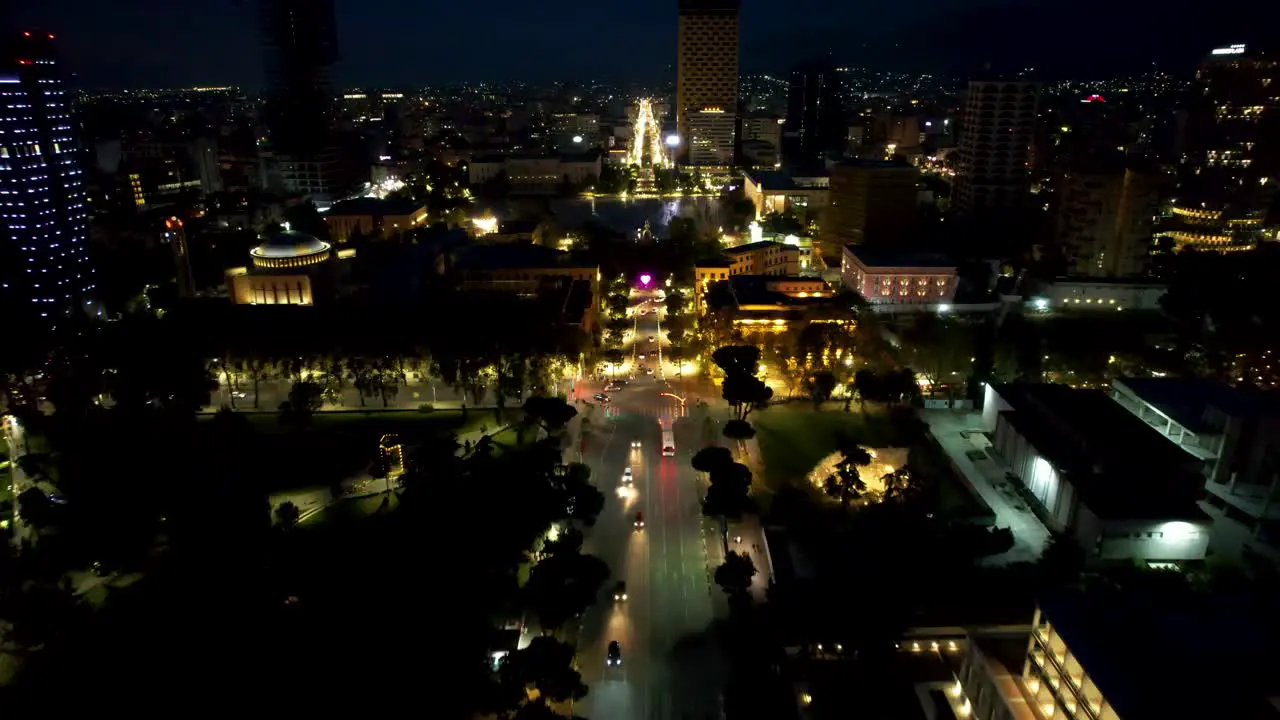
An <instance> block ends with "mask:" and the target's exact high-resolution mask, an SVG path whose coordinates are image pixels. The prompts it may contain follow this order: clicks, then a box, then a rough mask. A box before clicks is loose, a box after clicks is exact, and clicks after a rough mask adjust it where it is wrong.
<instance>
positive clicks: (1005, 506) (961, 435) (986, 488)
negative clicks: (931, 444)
mask: <svg viewBox="0 0 1280 720" xmlns="http://www.w3.org/2000/svg"><path fill="white" fill-rule="evenodd" d="M920 417H921V419H923V420H924V421H925V422H926V423H928V424H929V434H930V435H932V436H933V437H934V439H935V440H937V442H938V445H939V446H940V447H941V448H942V450H943V451H944V452H945V453H946V454H947V457H948V458H949V459H950V460H951V464H952V467H953V468H954V469H955V470H956V472H957V473H958V474H959V475H960V478H961V480H963V481H964V482H965V483H966V484H967V485H968V486H969V487H971V488H973V490H974V492H976V493H977V494H978V495H979V496H980V497H981V498H982V500H983V502H985V503H986V504H987V506H988V507H990V508H991V510H992V511H993V512H994V513H995V514H996V525H997V526H999V527H1007V528H1009V529H1010V530H1011V531H1012V532H1013V538H1014V545H1013V548H1012V549H1010V550H1009V551H1008V552H1005V553H1002V554H1000V555H995V556H993V557H990V558H986V559H985V561H984V562H985V564H989V565H1004V564H1008V563H1014V562H1032V561H1035V560H1037V559H1038V558H1039V557H1040V554H1041V553H1042V552H1043V551H1044V547H1045V544H1046V543H1047V542H1048V540H1049V535H1050V533H1049V531H1048V529H1047V528H1045V526H1044V523H1042V522H1041V521H1040V518H1038V517H1036V514H1035V512H1034V511H1033V510H1032V509H1031V508H1030V507H1028V506H1027V504H1026V503H1025V502H1024V501H1022V500H1021V499H1020V498H1017V497H1016V496H1014V497H1013V498H1012V499H1011V497H1010V494H1009V493H1007V492H1003V491H1002V490H1004V489H1007V486H1008V484H1009V483H1008V481H1007V479H1006V476H1005V473H1006V472H1007V470H1008V468H1006V467H1005V466H1004V464H1003V463H1002V462H1000V460H999V459H998V458H995V457H992V455H991V453H990V451H988V450H985V449H982V450H980V449H979V448H978V446H977V445H975V444H974V443H973V441H972V440H971V439H970V438H969V437H968V436H969V434H970V433H975V432H979V431H980V427H981V417H982V416H981V415H979V414H976V413H965V412H956V411H953V410H923V411H921V412H920ZM975 458H978V459H975Z"/></svg>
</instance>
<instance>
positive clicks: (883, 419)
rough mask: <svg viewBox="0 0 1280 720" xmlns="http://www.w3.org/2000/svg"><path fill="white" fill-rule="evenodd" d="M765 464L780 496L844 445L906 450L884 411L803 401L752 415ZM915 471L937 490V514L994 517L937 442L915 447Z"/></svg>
mask: <svg viewBox="0 0 1280 720" xmlns="http://www.w3.org/2000/svg"><path fill="white" fill-rule="evenodd" d="M751 424H752V425H753V426H754V427H755V429H756V439H757V441H758V443H759V445H760V454H761V456H762V458H761V459H762V461H763V464H764V478H763V483H764V489H765V490H766V491H768V492H769V493H776V492H777V491H778V490H779V489H781V488H783V487H785V486H787V485H793V486H804V484H805V478H806V476H807V475H808V474H809V473H810V472H811V471H813V469H814V467H815V466H817V465H818V463H819V462H821V461H822V460H823V459H824V458H826V457H827V456H829V455H831V454H832V453H834V452H836V451H837V450H838V449H839V447H840V444H841V443H842V441H845V440H852V441H853V442H854V443H856V444H858V445H861V446H863V447H866V448H887V447H902V446H904V445H906V444H907V443H903V442H902V441H901V440H900V439H899V438H897V437H896V436H895V432H894V429H893V425H892V424H891V423H890V421H889V418H888V415H887V414H886V412H885V411H884V410H883V409H882V408H868V412H867V413H866V414H863V413H862V412H860V411H858V410H857V409H854V410H852V411H849V412H845V411H843V410H819V411H814V410H813V408H812V406H810V405H807V404H803V403H789V404H780V405H775V406H771V407H769V408H768V409H767V410H764V411H762V412H758V413H755V414H753V415H752V417H751ZM908 462H909V464H910V466H911V468H912V471H913V473H915V474H917V475H919V476H920V479H921V480H924V481H926V482H927V485H928V487H930V488H932V489H933V493H932V494H933V497H934V500H933V503H934V506H935V508H936V512H937V513H938V514H939V515H940V516H942V517H947V518H972V517H976V516H980V515H983V514H985V513H989V512H990V510H989V509H988V508H987V507H986V505H985V503H983V502H982V501H981V499H979V498H977V497H975V496H974V494H973V493H972V492H971V491H970V490H969V489H968V488H966V487H965V486H964V484H963V482H962V481H961V480H960V479H959V478H957V477H956V476H955V473H954V472H953V470H952V468H951V466H950V463H949V462H948V460H947V457H946V455H945V453H943V451H942V450H941V449H940V448H938V447H937V446H936V445H935V444H934V443H933V442H931V441H928V440H926V441H924V442H917V443H914V444H912V446H911V447H910V454H909V460H908Z"/></svg>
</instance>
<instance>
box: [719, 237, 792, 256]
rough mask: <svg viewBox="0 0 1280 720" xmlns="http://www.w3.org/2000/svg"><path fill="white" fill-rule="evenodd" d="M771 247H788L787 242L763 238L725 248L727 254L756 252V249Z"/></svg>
mask: <svg viewBox="0 0 1280 720" xmlns="http://www.w3.org/2000/svg"><path fill="white" fill-rule="evenodd" d="M771 247H786V243H780V242H778V241H776V240H761V241H760V242H753V243H747V244H746V245H739V246H737V247H731V248H725V251H724V253H725V254H726V255H741V254H743V253H749V252H754V251H756V250H764V249H765V248H771Z"/></svg>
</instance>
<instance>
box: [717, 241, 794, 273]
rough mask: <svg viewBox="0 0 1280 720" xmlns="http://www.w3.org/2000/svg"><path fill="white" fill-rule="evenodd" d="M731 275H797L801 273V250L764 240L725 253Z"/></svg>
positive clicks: (729, 249) (730, 249)
mask: <svg viewBox="0 0 1280 720" xmlns="http://www.w3.org/2000/svg"><path fill="white" fill-rule="evenodd" d="M724 254H725V257H726V258H728V260H729V275H731V276H732V275H796V274H798V273H799V272H800V248H799V247H797V246H795V245H788V244H786V243H780V242H773V241H772V240H762V241H760V242H753V243H747V244H746V245H739V246H737V247H733V248H728V249H727V250H725V251H724Z"/></svg>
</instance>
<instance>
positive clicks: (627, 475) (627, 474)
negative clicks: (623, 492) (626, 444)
mask: <svg viewBox="0 0 1280 720" xmlns="http://www.w3.org/2000/svg"><path fill="white" fill-rule="evenodd" d="M634 479H635V476H634V475H632V474H631V468H624V469H623V471H622V482H623V484H624V485H630V484H631V481H632V480H634Z"/></svg>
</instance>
